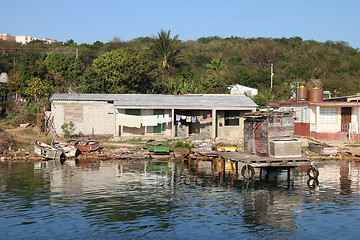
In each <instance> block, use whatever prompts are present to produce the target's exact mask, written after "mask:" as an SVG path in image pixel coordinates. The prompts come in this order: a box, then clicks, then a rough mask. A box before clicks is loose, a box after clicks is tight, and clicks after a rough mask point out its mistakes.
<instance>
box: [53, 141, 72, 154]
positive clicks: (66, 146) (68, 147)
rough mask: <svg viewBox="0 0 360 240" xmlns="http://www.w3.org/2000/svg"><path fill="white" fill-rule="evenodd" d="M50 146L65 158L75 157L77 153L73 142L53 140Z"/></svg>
mask: <svg viewBox="0 0 360 240" xmlns="http://www.w3.org/2000/svg"><path fill="white" fill-rule="evenodd" d="M51 146H53V147H54V148H57V149H59V150H60V151H62V152H63V153H64V155H65V157H76V155H77V153H78V149H77V148H76V147H75V145H74V142H71V141H66V142H60V141H57V140H53V141H52V142H51Z"/></svg>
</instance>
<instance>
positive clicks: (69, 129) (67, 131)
mask: <svg viewBox="0 0 360 240" xmlns="http://www.w3.org/2000/svg"><path fill="white" fill-rule="evenodd" d="M61 129H62V130H63V133H64V137H65V138H70V136H71V134H72V133H73V132H74V131H75V124H74V123H73V122H72V121H70V122H69V123H64V124H63V125H61Z"/></svg>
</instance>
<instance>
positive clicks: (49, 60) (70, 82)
mask: <svg viewBox="0 0 360 240" xmlns="http://www.w3.org/2000/svg"><path fill="white" fill-rule="evenodd" d="M45 64H46V66H47V68H48V69H49V70H51V72H52V73H53V74H54V76H55V77H61V78H62V79H64V80H67V81H64V83H65V86H66V87H71V86H77V85H78V82H79V78H80V76H81V75H82V73H83V72H84V69H85V66H84V64H83V63H82V62H81V61H80V60H79V59H78V58H75V56H70V55H68V54H65V53H57V52H54V53H50V54H48V55H47V57H46V58H45Z"/></svg>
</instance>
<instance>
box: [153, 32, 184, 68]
mask: <svg viewBox="0 0 360 240" xmlns="http://www.w3.org/2000/svg"><path fill="white" fill-rule="evenodd" d="M178 37H179V35H176V36H174V38H171V37H170V30H169V31H167V32H166V31H165V30H162V29H161V31H160V32H159V33H158V37H157V38H156V39H155V41H154V49H153V50H154V54H155V56H156V57H157V58H159V59H161V68H162V69H163V70H164V71H166V72H167V73H168V75H169V69H170V68H171V67H172V66H174V65H175V64H176V63H177V62H178V61H179V60H180V59H181V58H182V56H181V55H180V51H181V49H182V45H181V43H180V40H178Z"/></svg>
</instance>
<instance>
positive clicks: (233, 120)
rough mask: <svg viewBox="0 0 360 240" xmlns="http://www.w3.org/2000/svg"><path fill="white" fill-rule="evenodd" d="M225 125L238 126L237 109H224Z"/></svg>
mask: <svg viewBox="0 0 360 240" xmlns="http://www.w3.org/2000/svg"><path fill="white" fill-rule="evenodd" d="M225 126H239V111H225Z"/></svg>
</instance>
